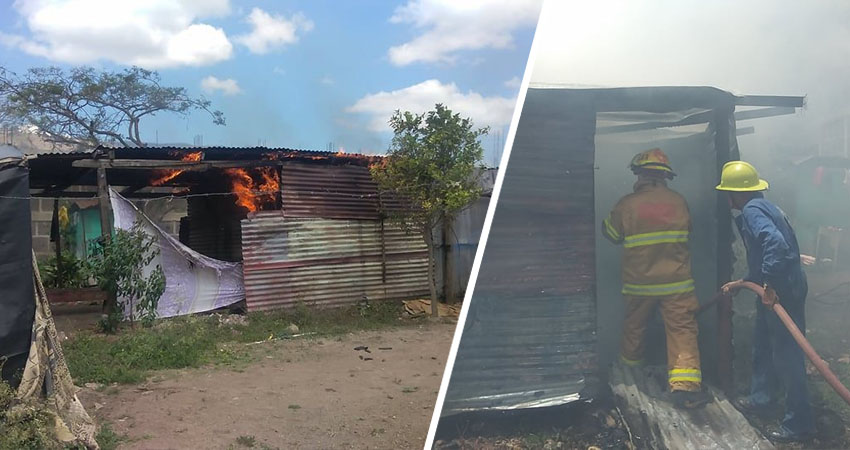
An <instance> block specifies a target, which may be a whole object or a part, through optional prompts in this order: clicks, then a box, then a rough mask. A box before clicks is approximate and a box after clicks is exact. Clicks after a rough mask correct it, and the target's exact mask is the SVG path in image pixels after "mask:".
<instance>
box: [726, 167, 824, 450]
mask: <svg viewBox="0 0 850 450" xmlns="http://www.w3.org/2000/svg"><path fill="white" fill-rule="evenodd" d="M767 188H768V183H767V182H766V181H764V180H762V179H761V178H759V175H758V172H757V171H756V169H755V168H754V167H753V166H752V165H750V164H748V163H746V162H744V161H732V162H728V163H726V165H724V166H723V172H722V173H721V175H720V185H718V186H717V190H718V191H725V192H726V193H727V195H728V198H729V206H730V207H731V208H732V209H734V210H738V211H740V212H741V213H740V215H738V217H736V218H735V223H736V225H737V226H738V231H739V232H740V234H741V239H742V240H743V241H744V246H745V247H746V249H747V267H748V274H747V276H746V278H744V279H743V280H738V281H732V282H729V283H727V284H726V285H724V286H723V292H724V293H727V294H728V293H731V292H734V291H736V290H738V289H739V288H740V286H741V283H742V282H743V281H751V282H753V283H756V284H759V285H763V286H764V288H765V296H764V298H763V299H762V300H761V301H758V300H757V301H756V323H755V327H754V330H753V374H752V379H751V380H750V394H749V395H748V396H746V397H743V398H740V399H738V401H737V402H736V404H737V406H738V408H739V409H741V410H743V411H745V412H749V413H759V412H766V409H767V407H769V406H770V405H771V404H772V402H773V400H774V398H773V395H772V394H773V392H772V391H773V389H772V388H773V387H774V385H775V383H776V381H781V382H782V383H783V384H784V385H785V417H784V418H783V420H782V423H781V424H780V426H779V428H778V429H777V430H775V431H773V432H771V433H770V436H769V437H770V438H771V439H772V440H774V441H778V442H793V441H806V440H808V439H810V438H811V437H812V436H813V434H814V432H815V423H814V417H813V415H812V407H811V404H810V403H809V391H808V388H807V386H806V365H805V360H804V359H803V356H804V355H803V351H802V349H800V347H799V346H798V345H797V343H796V342H795V341H794V338H793V337H792V336H791V333H790V332H789V331H788V329H787V328H785V326H784V325H783V324H782V322H781V321H780V320H779V317H778V316H777V315H776V314H774V313H773V312H772V310H771V309H772V308H770V307H771V306H772V305H773V303H774V302H776V301H777V298H778V300H779V301H781V302H782V306H783V307H784V308H785V310H786V311H788V315H790V316H791V318H792V319H793V320H794V323H795V324H797V327H798V328H800V331H801V332H803V333H805V332H806V315H805V310H806V294H807V293H808V284H807V281H806V274H805V273H804V272H803V268H802V265H801V262H800V248H799V246H798V244H797V238H796V236H795V235H794V230H793V229H792V228H791V224H790V223H789V222H788V219H787V217H786V216H785V213H784V212H782V210H781V209H779V208H778V207H777V206H776V205H774V204H773V203H771V202H769V201H767V200H766V199H765V198H764V194H763V193H762V192H763V191H766V190H767Z"/></svg>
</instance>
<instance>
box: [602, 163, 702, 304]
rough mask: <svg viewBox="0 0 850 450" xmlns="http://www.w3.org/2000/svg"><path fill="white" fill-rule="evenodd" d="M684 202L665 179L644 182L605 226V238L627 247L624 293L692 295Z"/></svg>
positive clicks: (620, 205)
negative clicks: (668, 185) (690, 293)
mask: <svg viewBox="0 0 850 450" xmlns="http://www.w3.org/2000/svg"><path fill="white" fill-rule="evenodd" d="M690 230H691V219H690V214H689V212H688V205H687V203H686V202H685V199H684V198H683V197H682V196H681V195H679V194H678V193H676V192H675V191H673V190H671V189H669V188H668V187H667V183H665V182H664V181H663V180H654V179H650V180H640V181H638V182H637V183H636V184H635V188H634V193H632V194H629V195H627V196H625V197H623V198H622V199H620V201H619V202H618V203H617V205H616V206H615V207H614V209H613V210H612V211H611V214H610V215H609V216H608V217H607V218H606V219H605V220H604V221H602V235H603V236H605V238H607V239H608V240H610V241H611V242H613V243H615V244H622V245H623V294H626V295H635V296H647V297H657V296H667V295H677V294H684V293H688V292H692V291H693V290H694V280H693V278H691V254H690V251H689V250H688V238H689V235H690Z"/></svg>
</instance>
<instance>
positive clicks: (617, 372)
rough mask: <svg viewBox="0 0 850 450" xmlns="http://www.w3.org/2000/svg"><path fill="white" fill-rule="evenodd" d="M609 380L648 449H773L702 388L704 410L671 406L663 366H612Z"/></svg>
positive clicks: (728, 405)
mask: <svg viewBox="0 0 850 450" xmlns="http://www.w3.org/2000/svg"><path fill="white" fill-rule="evenodd" d="M610 382H611V389H612V390H613V392H614V394H615V395H616V396H617V399H618V401H619V402H621V403H622V405H621V406H623V409H622V410H623V413H624V415H625V417H626V420H627V421H628V422H629V423H630V424H631V426H632V427H636V428H638V429H637V430H636V431H637V432H638V433H639V434H641V435H643V436H644V438H645V444H646V445H648V446H649V447H650V448H676V449H694V450H696V449H726V448H748V449H765V450H768V449H773V448H774V447H773V445H772V444H771V443H770V441H768V440H767V439H765V438H764V436H762V434H761V433H760V432H759V431H758V430H756V429H755V428H753V426H752V425H750V423H749V422H748V421H747V419H746V417H744V415H743V414H741V413H740V412H739V411H738V410H737V409H735V407H734V406H732V403H731V402H730V401H729V400H728V399H727V398H726V397H725V396H724V395H723V394H722V393H720V392H719V391H717V390H716V389H714V388H710V387H709V388H708V393H709V394H710V395H711V397H712V401H711V402H710V403H708V404H707V405H705V406H704V407H702V408H699V409H690V410H683V409H680V408H676V407H675V406H674V405H673V404H672V403H671V402H670V401H669V399H668V398H667V396H668V395H669V394H668V390H667V389H668V388H667V368H666V367H662V366H657V367H656V366H639V367H628V366H625V365H623V364H614V365H613V367H612V370H611V379H610Z"/></svg>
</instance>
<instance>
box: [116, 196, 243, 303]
mask: <svg viewBox="0 0 850 450" xmlns="http://www.w3.org/2000/svg"><path fill="white" fill-rule="evenodd" d="M109 198H110V200H111V203H112V213H113V216H114V219H115V222H114V225H115V228H119V229H122V230H130V229H131V228H132V227H133V224H134V223H135V222H136V221H140V222H141V223H142V229H143V230H144V231H145V232H146V233H147V234H148V235H149V236H152V237H153V238H154V239H155V240H156V242H157V243H158V245H159V250H160V253H159V255H158V256H157V257H156V258H154V260H153V261H152V262H151V264H150V265H149V266H148V267H147V268H145V273H146V274H148V273H150V272H151V271H152V270H153V268H155V267H156V265H157V264H158V265H160V266H161V267H162V270H163V272H164V273H165V292H164V293H163V294H162V297H161V298H160V299H159V305H158V306H157V317H173V316H180V315H185V314H192V313H197V312H203V311H210V310H213V309H216V308H221V307H224V306H228V305H231V304H233V303H236V302H238V301H240V300H242V299H244V298H245V285H244V282H243V279H242V264H240V263H232V262H226V261H219V260H217V259H214V258H210V257H208V256H204V255H202V254H200V253H198V252H196V251H194V250H192V249H191V248H189V247H187V246H185V245H183V244H182V243H181V242H180V241H179V240H177V239H176V238H175V237H173V236H171V235H169V234H168V233H166V232H165V231H163V230H162V229H161V228H160V227H158V226H157V225H156V224H155V223H153V221H151V220H150V219H149V218H148V217H147V216H146V215H145V214H144V213H143V212H142V211H140V210H139V209H138V208H137V207H136V205H134V204H132V203H130V201H128V200H127V199H125V198H124V197H122V196H121V195H120V194H118V193H117V192H115V191H114V190H113V189H110V190H109ZM126 303H128V302H125V304H126ZM127 313H128V314H129V310H127Z"/></svg>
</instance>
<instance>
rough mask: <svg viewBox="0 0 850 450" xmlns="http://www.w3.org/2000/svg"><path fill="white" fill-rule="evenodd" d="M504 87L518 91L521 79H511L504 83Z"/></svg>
mask: <svg viewBox="0 0 850 450" xmlns="http://www.w3.org/2000/svg"><path fill="white" fill-rule="evenodd" d="M505 86H506V87H509V88H511V89H519V87H520V86H522V78H520V77H513V78H511V79H510V80H508V81H505Z"/></svg>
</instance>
